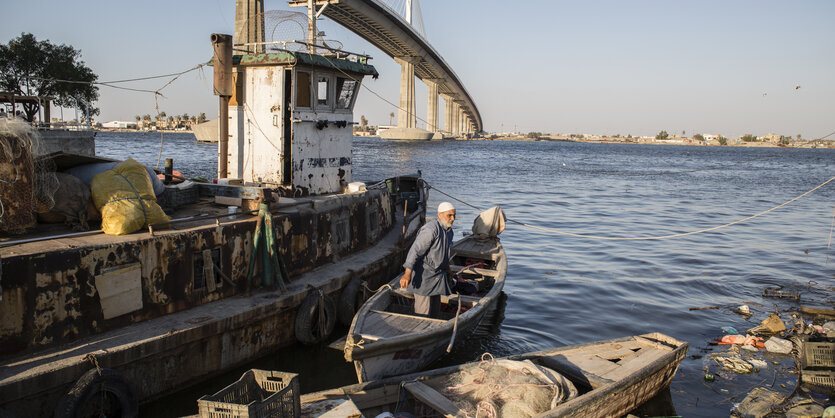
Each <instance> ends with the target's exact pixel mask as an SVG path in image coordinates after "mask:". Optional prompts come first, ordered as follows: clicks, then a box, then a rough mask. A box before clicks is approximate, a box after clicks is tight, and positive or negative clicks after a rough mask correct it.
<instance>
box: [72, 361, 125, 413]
mask: <svg viewBox="0 0 835 418" xmlns="http://www.w3.org/2000/svg"><path fill="white" fill-rule="evenodd" d="M103 400H106V401H107V405H102V402H103ZM97 403H98V405H97ZM105 406H107V407H108V412H109V413H110V414H109V415H108V416H111V415H112V416H121V417H123V418H134V417H136V416H137V415H138V414H139V401H138V398H137V395H136V390H135V389H134V388H133V385H132V384H131V382H130V381H129V380H128V379H127V378H126V377H125V376H124V375H123V374H121V373H119V372H117V371H116V370H113V369H101V371H99V370H97V369H90V370H88V371H87V373H84V374H83V375H82V376H81V377H80V378H79V379H78V380H76V381H75V384H74V385H73V387H72V388H71V389H70V391H69V392H67V394H66V395H64V396H63V397H62V398H61V400H60V401H59V402H58V406H57V407H56V408H55V418H76V417H81V416H83V415H86V414H87V413H89V412H90V411H91V409H90V408H92V410H93V411H95V410H96V408H99V409H98V410H99V411H101V408H102V407H105ZM101 412H103V411H101Z"/></svg>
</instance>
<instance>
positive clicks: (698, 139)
mask: <svg viewBox="0 0 835 418" xmlns="http://www.w3.org/2000/svg"><path fill="white" fill-rule="evenodd" d="M693 139H695V140H696V141H704V140H705V137H704V135H702V134H696V135H693Z"/></svg>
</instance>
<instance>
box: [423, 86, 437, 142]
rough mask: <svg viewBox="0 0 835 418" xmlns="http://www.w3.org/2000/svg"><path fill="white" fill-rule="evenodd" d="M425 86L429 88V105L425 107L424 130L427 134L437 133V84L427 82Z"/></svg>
mask: <svg viewBox="0 0 835 418" xmlns="http://www.w3.org/2000/svg"><path fill="white" fill-rule="evenodd" d="M426 85H427V86H428V87H429V98H428V99H429V103H428V105H427V106H426V130H427V131H429V132H438V131H439V130H440V129H438V83H437V82H435V81H427V82H426Z"/></svg>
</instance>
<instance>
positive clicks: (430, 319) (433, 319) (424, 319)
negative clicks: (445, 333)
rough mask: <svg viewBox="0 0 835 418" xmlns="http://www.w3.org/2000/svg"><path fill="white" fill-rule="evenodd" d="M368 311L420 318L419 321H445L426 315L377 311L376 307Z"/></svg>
mask: <svg viewBox="0 0 835 418" xmlns="http://www.w3.org/2000/svg"><path fill="white" fill-rule="evenodd" d="M370 311H371V312H374V313H376V314H382V315H390V316H399V317H405V318H409V319H416V320H420V321H439V322H446V321H445V320H443V319H435V318H428V317H425V316H417V315H407V314H402V313H396V312H386V311H378V310H376V309H370Z"/></svg>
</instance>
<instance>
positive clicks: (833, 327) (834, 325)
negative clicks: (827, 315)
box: [823, 321, 835, 332]
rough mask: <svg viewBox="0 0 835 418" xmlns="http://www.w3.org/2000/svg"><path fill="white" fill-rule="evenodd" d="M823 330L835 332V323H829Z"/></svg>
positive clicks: (824, 325)
mask: <svg viewBox="0 0 835 418" xmlns="http://www.w3.org/2000/svg"><path fill="white" fill-rule="evenodd" d="M823 329H825V330H826V331H828V332H835V321H829V322H827V323H825V324H823Z"/></svg>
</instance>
